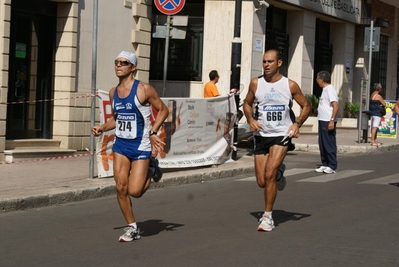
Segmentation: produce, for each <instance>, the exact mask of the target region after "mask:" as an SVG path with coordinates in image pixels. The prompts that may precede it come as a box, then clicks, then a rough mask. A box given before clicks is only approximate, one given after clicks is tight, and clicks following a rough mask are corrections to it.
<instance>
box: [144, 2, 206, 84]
mask: <svg viewBox="0 0 399 267" xmlns="http://www.w3.org/2000/svg"><path fill="white" fill-rule="evenodd" d="M153 12H154V13H153V16H154V17H155V16H156V15H158V16H159V15H162V14H161V13H160V12H159V11H158V10H157V9H156V8H153ZM177 15H179V16H188V26H187V27H186V37H185V39H173V38H171V39H169V51H168V65H167V77H166V79H167V80H173V81H201V80H202V49H203V39H204V38H203V36H204V1H198V0H193V1H190V3H186V4H185V6H184V8H183V10H182V11H181V12H179V14H177ZM154 23H155V22H153V24H154ZM164 58H165V39H164V38H153V37H152V38H151V58H150V79H151V80H162V79H163V74H164Z"/></svg>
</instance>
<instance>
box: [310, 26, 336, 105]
mask: <svg viewBox="0 0 399 267" xmlns="http://www.w3.org/2000/svg"><path fill="white" fill-rule="evenodd" d="M332 56H333V46H332V44H330V23H328V22H326V21H322V20H320V19H317V20H316V43H315V55H314V58H315V60H314V77H313V95H315V96H316V97H317V98H319V97H320V96H321V93H322V92H323V89H322V88H320V86H319V85H318V84H317V81H316V78H317V73H318V72H319V71H322V70H324V71H328V72H329V73H330V74H331V70H332Z"/></svg>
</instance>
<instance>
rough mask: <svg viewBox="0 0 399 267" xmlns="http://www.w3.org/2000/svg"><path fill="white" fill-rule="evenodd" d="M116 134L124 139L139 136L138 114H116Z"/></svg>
mask: <svg viewBox="0 0 399 267" xmlns="http://www.w3.org/2000/svg"><path fill="white" fill-rule="evenodd" d="M115 135H116V136H118V137H119V138H124V139H135V138H136V137H137V120H136V114H125V113H120V114H118V115H117V116H116V125H115Z"/></svg>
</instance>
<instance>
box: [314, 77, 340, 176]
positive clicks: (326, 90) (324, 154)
mask: <svg viewBox="0 0 399 267" xmlns="http://www.w3.org/2000/svg"><path fill="white" fill-rule="evenodd" d="M316 82H317V84H318V85H319V86H320V87H321V88H322V89H323V92H322V93H321V96H320V99H319V107H318V108H317V112H318V114H317V119H318V121H319V132H318V134H319V150H320V158H321V166H320V167H318V168H317V169H315V172H324V173H335V172H336V171H335V170H336V169H337V165H338V162H337V140H336V137H335V135H336V126H337V114H338V108H339V106H338V95H337V91H336V90H335V88H334V86H332V85H331V75H330V73H329V72H327V71H320V72H319V73H317V76H316Z"/></svg>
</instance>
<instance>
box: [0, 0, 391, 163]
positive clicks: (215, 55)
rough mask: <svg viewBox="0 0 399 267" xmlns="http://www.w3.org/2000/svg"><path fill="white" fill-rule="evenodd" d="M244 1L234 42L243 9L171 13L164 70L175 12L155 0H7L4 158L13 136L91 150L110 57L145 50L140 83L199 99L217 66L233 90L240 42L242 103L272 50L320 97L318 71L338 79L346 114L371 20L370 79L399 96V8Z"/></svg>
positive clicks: (385, 2)
mask: <svg viewBox="0 0 399 267" xmlns="http://www.w3.org/2000/svg"><path fill="white" fill-rule="evenodd" d="M237 1H238V0H237ZM240 2H242V5H241V23H240V25H239V27H240V29H241V30H240V36H239V38H238V39H237V38H236V39H234V37H235V36H234V27H235V26H236V25H235V12H236V8H235V7H236V1H234V0H189V1H186V3H185V6H184V8H183V10H182V11H181V12H179V13H178V14H177V15H176V17H175V16H173V17H172V25H171V27H172V29H174V30H175V33H176V32H177V33H178V34H176V35H174V34H172V37H171V38H170V39H169V49H168V51H167V64H166V66H167V68H166V71H165V68H164V66H165V64H164V60H165V42H166V40H165V38H162V37H159V36H158V35H156V34H155V33H156V31H155V29H156V28H157V27H156V26H162V25H165V21H166V16H165V15H163V14H162V13H161V12H159V11H158V10H157V8H156V7H155V5H154V4H153V1H152V0H133V1H122V0H121V1H119V0H118V1H94V0H86V1H83V0H57V1H49V0H35V1H30V0H0V11H1V12H0V32H1V33H2V34H1V38H0V47H1V48H2V50H1V51H2V56H1V57H0V64H1V78H0V79H1V80H0V86H1V88H0V161H2V160H3V158H4V155H3V154H2V152H3V151H4V150H6V149H7V141H9V140H16V139H18V140H19V139H22V140H23V139H53V140H58V141H60V146H61V147H62V148H71V149H76V150H84V149H85V148H86V147H89V146H90V144H89V143H90V120H91V104H92V101H93V100H94V101H96V98H95V96H93V95H92V94H91V93H92V92H93V90H96V89H98V90H105V91H108V90H109V89H110V88H111V87H113V86H115V85H116V83H117V82H118V80H117V79H116V77H115V74H114V66H113V60H114V59H115V57H116V55H117V54H118V53H119V52H120V51H122V50H130V51H133V52H135V53H136V54H137V56H138V61H139V63H138V72H137V74H136V78H138V79H140V80H143V81H146V82H150V83H151V84H152V85H153V86H154V87H155V88H156V89H157V91H158V93H159V94H160V95H161V96H165V97H191V98H198V97H202V94H203V86H204V84H205V83H206V82H207V81H208V80H209V78H208V73H209V72H210V71H211V70H214V69H216V70H218V72H219V75H220V79H219V82H218V84H217V86H218V89H219V91H220V93H221V94H227V93H228V92H229V91H230V89H231V88H230V76H231V75H230V74H231V58H232V42H233V39H234V41H237V40H238V41H239V42H240V43H241V51H240V52H241V64H240V89H241V90H242V92H241V98H244V96H245V94H246V91H247V87H248V84H249V82H250V80H251V78H252V77H254V76H258V75H261V74H262V68H261V67H262V55H263V52H264V51H265V50H266V49H269V48H275V49H278V50H279V51H280V52H281V53H282V55H283V61H284V65H283V68H282V72H283V73H284V74H285V75H287V76H288V77H289V78H290V79H292V80H295V81H296V82H297V83H298V84H299V86H300V87H301V88H302V90H303V92H304V93H305V94H313V95H315V96H317V97H318V96H320V94H321V89H320V88H318V87H317V84H316V82H315V75H316V74H317V72H318V71H320V70H327V71H330V72H331V74H332V84H333V85H334V86H335V88H337V90H338V95H339V98H340V103H341V105H340V112H339V116H340V117H344V116H345V111H344V106H345V103H346V102H360V101H362V98H363V97H364V94H365V93H366V92H364V89H363V87H364V85H363V84H364V81H365V80H367V79H368V77H369V71H368V69H369V62H370V61H369V53H368V52H367V51H365V31H366V27H370V24H371V21H373V23H374V25H375V27H378V28H380V36H379V43H378V49H379V51H378V52H372V60H371V62H372V64H371V75H370V83H371V84H373V83H376V82H379V83H381V84H382V85H383V87H384V98H385V99H397V98H398V96H399V94H398V86H397V85H398V84H399V78H398V77H399V76H398V69H399V64H398V57H399V53H398V40H399V36H398V35H399V3H398V1H396V0H267V1H266V2H267V4H268V5H269V6H268V7H266V5H261V4H260V2H259V1H258V0H241V1H240ZM177 16H182V17H184V16H188V17H187V19H188V23H187V25H186V26H181V25H179V24H178V17H177ZM95 17H97V20H94V21H93V18H95ZM173 19H174V20H173ZM173 23H175V24H173ZM93 33H97V34H93ZM181 34H183V36H184V39H182V38H181ZM95 36H96V38H94V37H95ZM94 59H95V60H94ZM165 73H166V77H164V74H165ZM164 80H165V81H166V82H164ZM295 108H296V109H298V107H295Z"/></svg>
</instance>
